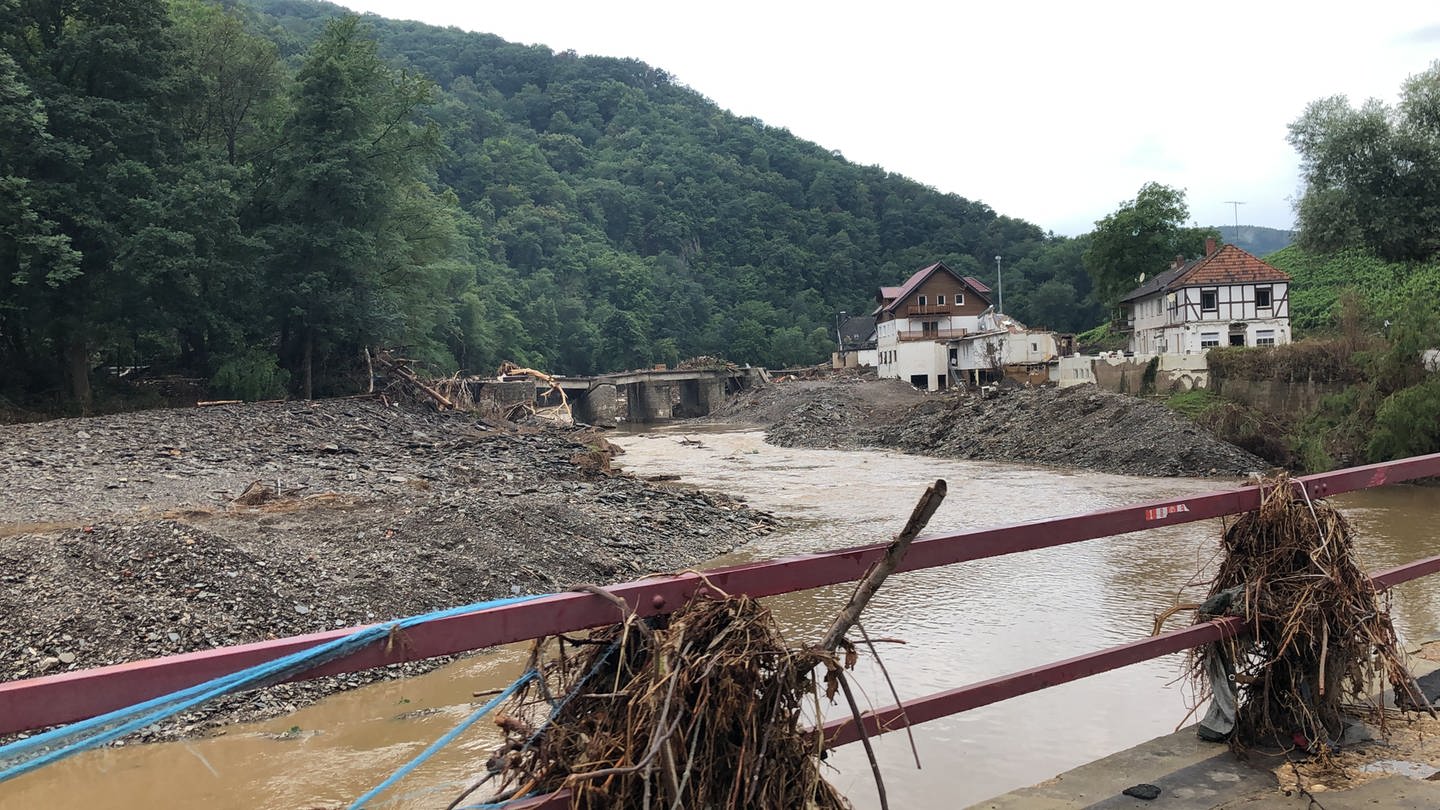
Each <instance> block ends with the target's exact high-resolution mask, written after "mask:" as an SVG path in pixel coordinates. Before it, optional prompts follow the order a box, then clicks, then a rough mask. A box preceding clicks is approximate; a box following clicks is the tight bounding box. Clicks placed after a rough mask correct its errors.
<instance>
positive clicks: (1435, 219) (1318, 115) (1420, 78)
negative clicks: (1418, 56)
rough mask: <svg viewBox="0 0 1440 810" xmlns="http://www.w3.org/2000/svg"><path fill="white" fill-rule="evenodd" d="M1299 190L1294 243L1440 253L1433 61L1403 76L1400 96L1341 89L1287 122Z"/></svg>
mask: <svg viewBox="0 0 1440 810" xmlns="http://www.w3.org/2000/svg"><path fill="white" fill-rule="evenodd" d="M1290 144H1291V145H1292V146H1294V147H1295V149H1296V151H1298V152H1299V153H1300V168H1301V174H1302V176H1303V178H1304V181H1305V191H1304V194H1303V195H1302V196H1301V198H1300V204H1299V206H1298V214H1299V224H1300V234H1299V242H1300V244H1301V245H1302V246H1303V247H1305V248H1306V249H1309V250H1317V251H1333V250H1337V249H1340V248H1343V247H1351V246H1363V247H1366V248H1368V249H1369V250H1371V251H1373V252H1375V253H1376V254H1377V255H1379V256H1381V257H1382V258H1385V259H1389V260H1391V261H1395V260H1417V259H1427V258H1430V257H1433V256H1435V255H1436V254H1437V253H1440V62H1435V63H1434V64H1432V65H1431V67H1430V69H1429V70H1426V71H1425V72H1423V73H1420V74H1418V75H1416V76H1411V77H1410V78H1409V79H1408V80H1406V82H1405V85H1404V87H1403V88H1402V89H1401V94H1400V103H1399V104H1398V105H1395V106H1393V107H1392V106H1390V105H1387V104H1385V103H1384V102H1381V101H1379V100H1377V99H1371V100H1369V101H1367V102H1365V103H1364V104H1362V105H1361V106H1360V107H1359V108H1355V107H1352V106H1351V105H1350V102H1349V101H1348V100H1347V99H1346V98H1345V97H1344V96H1332V97H1330V98H1324V99H1320V100H1319V101H1315V102H1313V103H1311V104H1310V106H1309V107H1307V108H1306V110H1305V113H1304V114H1303V115H1301V116H1300V118H1299V119H1297V120H1296V121H1295V122H1294V123H1292V124H1291V125H1290Z"/></svg>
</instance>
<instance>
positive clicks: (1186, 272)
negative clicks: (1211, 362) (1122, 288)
mask: <svg viewBox="0 0 1440 810" xmlns="http://www.w3.org/2000/svg"><path fill="white" fill-rule="evenodd" d="M1289 291H1290V277H1289V276H1288V275H1286V274H1285V273H1284V272H1282V271H1280V270H1279V269H1277V268H1275V267H1273V266H1271V265H1269V264H1266V263H1265V262H1263V261H1261V260H1260V259H1257V258H1255V257H1254V256H1252V255H1250V254H1249V253H1246V252H1245V251H1243V250H1241V249H1240V248H1238V247H1235V246H1234V245H1222V246H1220V247H1218V248H1217V247H1215V244H1214V241H1213V240H1207V243H1206V252H1205V256H1203V257H1202V258H1199V259H1196V260H1194V261H1190V262H1185V261H1183V260H1182V259H1179V258H1177V259H1176V261H1175V263H1174V264H1172V265H1171V266H1170V268H1169V269H1168V270H1166V271H1165V272H1163V273H1160V274H1159V275H1157V276H1155V277H1154V278H1152V279H1149V280H1148V281H1145V282H1143V283H1142V284H1141V285H1140V286H1139V287H1136V288H1135V289H1134V290H1131V291H1130V292H1129V293H1128V294H1127V295H1126V296H1125V297H1124V298H1122V299H1121V301H1120V304H1121V308H1122V311H1123V312H1124V317H1125V328H1127V329H1128V330H1129V331H1130V351H1131V352H1132V353H1134V354H1137V355H1150V354H1198V353H1202V352H1204V351H1206V350H1207V349H1210V348H1212V347H1214V346H1278V345H1280V344H1283V343H1289V342H1290V302H1289Z"/></svg>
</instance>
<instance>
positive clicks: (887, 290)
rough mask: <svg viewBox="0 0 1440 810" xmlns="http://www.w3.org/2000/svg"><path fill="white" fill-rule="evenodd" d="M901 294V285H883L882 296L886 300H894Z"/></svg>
mask: <svg viewBox="0 0 1440 810" xmlns="http://www.w3.org/2000/svg"><path fill="white" fill-rule="evenodd" d="M899 294H900V288H899V287H881V288H880V298H881V299H882V300H885V301H894V300H895V296H897V295H899Z"/></svg>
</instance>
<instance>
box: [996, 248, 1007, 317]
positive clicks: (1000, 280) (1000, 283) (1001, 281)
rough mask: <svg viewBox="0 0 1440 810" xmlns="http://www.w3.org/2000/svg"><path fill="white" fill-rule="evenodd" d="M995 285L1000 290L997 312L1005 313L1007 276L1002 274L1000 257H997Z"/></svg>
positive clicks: (997, 313) (998, 313)
mask: <svg viewBox="0 0 1440 810" xmlns="http://www.w3.org/2000/svg"><path fill="white" fill-rule="evenodd" d="M995 287H996V288H997V290H998V291H999V300H998V301H997V303H996V304H995V314H996V315H1004V314H1005V277H1004V276H1002V275H1000V257H999V256H996V257H995Z"/></svg>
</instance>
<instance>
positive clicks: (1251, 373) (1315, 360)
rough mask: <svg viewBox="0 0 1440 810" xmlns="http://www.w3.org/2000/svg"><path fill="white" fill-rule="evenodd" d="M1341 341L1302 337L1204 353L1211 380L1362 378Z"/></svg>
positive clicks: (1340, 380)
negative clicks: (1290, 340)
mask: <svg viewBox="0 0 1440 810" xmlns="http://www.w3.org/2000/svg"><path fill="white" fill-rule="evenodd" d="M1356 359H1357V358H1356V356H1355V355H1354V354H1353V353H1352V351H1351V348H1350V346H1349V345H1348V344H1347V343H1346V342H1345V341H1343V340H1338V339H1336V340H1302V341H1300V342H1299V343H1287V344H1285V345H1283V346H1273V347H1266V346H1254V347H1250V346H1217V347H1216V348H1213V349H1211V350H1210V351H1209V353H1208V354H1206V355H1205V363H1206V365H1207V366H1209V368H1210V377H1211V379H1214V380H1217V381H1219V382H1220V383H1221V384H1222V385H1221V387H1222V389H1223V383H1224V381H1225V380H1285V381H1288V382H1321V383H1350V382H1356V381H1358V380H1360V379H1362V378H1363V377H1364V372H1363V370H1362V369H1361V368H1360V365H1359V364H1358V363H1357V362H1356Z"/></svg>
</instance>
